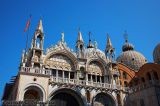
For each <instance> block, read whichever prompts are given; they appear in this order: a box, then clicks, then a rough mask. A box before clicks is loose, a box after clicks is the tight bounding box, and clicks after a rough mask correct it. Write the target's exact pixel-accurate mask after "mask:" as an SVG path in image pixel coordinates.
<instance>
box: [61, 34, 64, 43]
mask: <svg viewBox="0 0 160 106" xmlns="http://www.w3.org/2000/svg"><path fill="white" fill-rule="evenodd" d="M61 42H64V32H62V33H61Z"/></svg>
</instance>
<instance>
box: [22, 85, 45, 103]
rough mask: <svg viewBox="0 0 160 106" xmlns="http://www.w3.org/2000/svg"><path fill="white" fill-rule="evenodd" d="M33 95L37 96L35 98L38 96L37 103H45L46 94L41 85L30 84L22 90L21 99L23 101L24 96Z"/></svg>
mask: <svg viewBox="0 0 160 106" xmlns="http://www.w3.org/2000/svg"><path fill="white" fill-rule="evenodd" d="M33 93H35V94H37V96H39V98H38V100H39V101H43V102H44V101H45V98H46V92H45V90H44V88H43V87H42V86H41V85H39V84H36V83H30V84H28V85H27V86H26V87H25V88H24V90H23V92H22V95H23V97H22V99H23V100H25V99H26V95H28V94H33Z"/></svg>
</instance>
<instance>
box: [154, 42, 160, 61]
mask: <svg viewBox="0 0 160 106" xmlns="http://www.w3.org/2000/svg"><path fill="white" fill-rule="evenodd" d="M153 60H154V62H155V63H160V43H159V44H158V45H157V46H156V47H155V49H154V51H153Z"/></svg>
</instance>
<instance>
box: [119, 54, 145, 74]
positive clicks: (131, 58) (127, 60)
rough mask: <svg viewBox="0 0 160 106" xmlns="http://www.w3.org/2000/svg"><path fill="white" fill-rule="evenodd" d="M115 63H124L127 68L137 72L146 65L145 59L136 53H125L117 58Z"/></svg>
mask: <svg viewBox="0 0 160 106" xmlns="http://www.w3.org/2000/svg"><path fill="white" fill-rule="evenodd" d="M117 62H120V63H124V64H125V65H127V66H128V67H130V68H132V69H134V70H136V71H138V70H139V68H140V67H141V66H142V65H143V64H145V63H146V59H145V57H144V56H143V55H142V54H141V53H139V52H137V51H125V52H123V53H122V54H121V55H120V56H118V58H117Z"/></svg>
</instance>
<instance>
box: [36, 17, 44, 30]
mask: <svg viewBox="0 0 160 106" xmlns="http://www.w3.org/2000/svg"><path fill="white" fill-rule="evenodd" d="M36 30H37V31H40V32H41V33H43V26H42V19H40V20H39V22H38V26H37V29H36Z"/></svg>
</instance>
